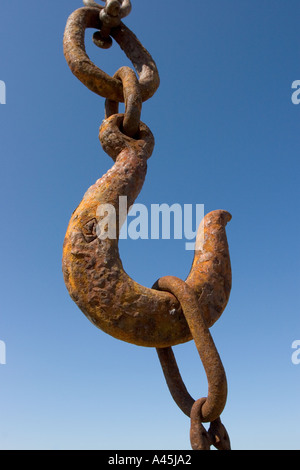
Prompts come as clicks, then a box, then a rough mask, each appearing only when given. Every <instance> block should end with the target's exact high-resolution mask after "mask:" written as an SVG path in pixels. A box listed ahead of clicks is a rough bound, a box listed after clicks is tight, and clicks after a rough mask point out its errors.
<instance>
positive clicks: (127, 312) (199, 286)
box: [63, 114, 230, 348]
mask: <svg viewBox="0 0 300 470" xmlns="http://www.w3.org/2000/svg"><path fill="white" fill-rule="evenodd" d="M122 121H123V115H120V114H118V115H114V116H111V117H110V118H108V119H107V120H105V121H104V122H103V124H102V126H101V128H100V140H101V143H102V146H103V149H104V150H105V151H106V152H107V153H108V154H109V155H110V156H111V157H112V158H113V160H114V161H115V164H114V166H113V167H112V168H111V169H110V170H109V171H108V172H107V173H106V174H105V175H104V176H103V177H102V178H100V179H99V180H97V182H96V183H95V184H94V185H93V186H91V187H90V188H89V190H88V191H87V192H86V194H85V196H84V198H83V200H82V201H81V203H80V204H79V206H78V208H77V209H76V210H75V212H74V213H73V215H72V217H71V220H70V223H69V226H68V229H67V233H66V236H65V241H64V249H63V273H64V279H65V283H66V286H67V288H68V290H69V293H70V295H71V297H72V299H73V300H74V301H75V302H76V303H77V305H78V306H79V308H80V309H81V310H82V311H83V312H84V313H85V315H86V316H87V317H88V318H89V319H90V320H91V321H92V322H93V323H94V324H95V325H96V326H98V327H99V328H100V329H102V330H103V331H105V332H106V333H108V334H110V335H112V336H114V337H116V338H118V339H121V340H124V341H127V342H129V343H134V344H137V345H141V346H149V347H160V348H163V347H168V346H172V345H176V344H179V343H184V342H186V341H190V340H191V339H192V335H191V332H190V328H189V326H188V324H187V321H186V319H185V317H184V315H183V314H182V309H181V307H180V303H179V302H178V300H177V299H176V298H175V297H174V295H172V294H170V293H168V292H161V291H157V290H155V289H150V288H147V287H144V286H142V285H140V284H138V283H137V282H135V281H134V280H133V279H131V278H130V277H129V276H128V274H127V273H126V272H125V270H124V268H123V266H122V262H121V259H120V256H119V251H118V235H119V230H120V228H121V227H118V230H117V238H116V239H106V240H100V239H99V238H98V237H97V236H96V235H95V230H94V229H93V228H92V229H91V230H92V231H91V234H90V236H89V237H87V227H89V224H90V226H92V227H93V223H92V222H91V221H94V225H95V224H97V223H98V222H99V217H98V216H97V208H98V207H99V205H100V204H107V203H108V204H112V205H113V206H114V207H115V210H116V216H117V220H118V217H119V196H120V195H122V196H126V197H127V201H128V208H129V207H130V206H131V205H132V204H133V203H134V201H135V199H136V197H137V196H138V194H139V192H140V190H141V188H142V185H143V182H144V179H145V176H146V171H147V159H148V158H149V157H150V155H151V152H152V149H153V145H154V138H153V136H152V133H151V131H150V130H149V129H148V128H147V126H145V125H144V124H142V123H141V124H140V131H139V138H138V139H137V140H135V139H132V138H130V137H127V136H125V135H124V134H122V132H121V131H120V126H121V125H122ZM228 220H230V215H229V214H228V213H227V212H225V211H213V212H211V213H209V214H207V215H206V216H205V218H204V220H203V221H202V223H201V224H200V227H199V232H198V235H199V234H201V233H200V232H201V231H202V230H204V244H203V247H202V249H201V250H198V251H196V252H195V255H194V261H193V265H192V269H191V271H190V274H189V276H188V277H187V280H186V282H187V284H188V285H189V286H190V287H191V288H192V289H193V290H194V292H195V296H196V297H197V298H198V300H200V298H201V307H202V313H203V316H204V318H205V321H206V324H207V326H208V327H210V326H212V325H213V323H214V322H215V321H216V320H217V319H218V318H219V317H220V315H221V314H222V312H223V310H224V309H225V306H226V304H227V301H228V298H229V293H230V261H229V251H228V244H227V237H226V232H225V226H226V223H227V221H228ZM123 222H124V221H123ZM93 230H94V232H93ZM93 233H94V235H93ZM91 239H92V241H90V240H91ZM196 243H197V242H196ZM216 266H217V269H216ZM216 286H217V287H216ZM222 286H223V288H222Z"/></svg>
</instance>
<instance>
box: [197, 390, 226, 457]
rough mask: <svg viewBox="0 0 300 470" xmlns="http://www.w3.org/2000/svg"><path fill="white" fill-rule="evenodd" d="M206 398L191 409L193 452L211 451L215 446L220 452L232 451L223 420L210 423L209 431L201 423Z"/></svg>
mask: <svg viewBox="0 0 300 470" xmlns="http://www.w3.org/2000/svg"><path fill="white" fill-rule="evenodd" d="M204 404H205V398H200V400H197V401H196V402H195V403H194V405H193V407H192V409H191V427H190V441H191V447H192V449H193V450H210V448H211V446H214V447H215V448H216V449H218V450H231V444H230V439H229V436H228V433H227V431H226V428H225V426H224V425H223V424H222V422H221V419H220V418H217V419H215V420H214V421H212V422H211V423H210V426H209V429H208V431H207V430H206V429H205V427H204V426H203V424H202V421H201V410H202V407H203V405H204Z"/></svg>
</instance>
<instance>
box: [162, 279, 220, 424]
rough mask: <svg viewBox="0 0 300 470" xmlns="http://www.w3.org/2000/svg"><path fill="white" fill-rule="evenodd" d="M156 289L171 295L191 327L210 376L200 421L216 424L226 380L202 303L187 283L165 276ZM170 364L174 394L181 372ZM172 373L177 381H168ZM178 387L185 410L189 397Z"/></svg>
mask: <svg viewBox="0 0 300 470" xmlns="http://www.w3.org/2000/svg"><path fill="white" fill-rule="evenodd" d="M154 287H155V288H157V289H160V290H163V291H167V292H170V293H171V294H173V295H174V296H175V297H176V298H177V300H178V301H179V302H180V305H181V308H182V310H183V315H184V317H185V319H186V321H187V323H188V326H189V329H190V332H191V334H192V337H193V339H194V341H195V344H196V347H197V350H198V353H199V356H200V359H201V361H202V364H203V367H204V369H205V373H206V376H207V382H208V394H207V397H206V398H205V401H204V403H203V406H202V408H201V421H202V422H211V421H214V420H215V419H217V418H218V417H219V416H220V415H221V413H222V411H223V409H224V406H225V404H226V399H227V380H226V374H225V370H224V367H223V364H222V361H221V359H220V356H219V353H218V351H217V348H216V346H215V343H214V341H213V339H212V336H211V334H210V331H209V329H208V327H207V325H206V323H205V320H204V317H203V315H202V312H201V300H200V302H199V300H198V298H197V296H196V294H195V292H194V290H193V289H192V288H190V287H189V286H188V285H187V283H185V282H184V281H182V280H181V279H178V278H176V277H173V276H166V277H163V278H161V279H159V280H158V281H157V283H156V284H155V286H154ZM171 364H172V367H171V368H170V370H169V369H168V367H167V364H165V365H164V367H163V370H164V372H165V373H167V383H168V382H169V387H170V386H171V390H173V388H174V385H175V387H176V383H175V381H176V380H177V382H178V381H179V379H178V373H179V371H178V369H177V370H176V368H174V360H173V359H171ZM169 372H173V374H174V373H175V374H176V375H177V378H176V377H174V375H173V377H171V378H168V375H169ZM179 375H180V374H179ZM179 386H180V392H179V393H177V392H176V393H177V395H178V397H176V398H179V407H180V408H182V406H181V395H184V397H183V400H184V403H186V402H187V400H189V399H190V397H189V395H188V397H186V396H185V391H184V389H183V388H182V386H181V385H180V384H179ZM171 393H172V391H171Z"/></svg>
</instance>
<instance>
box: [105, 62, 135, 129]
mask: <svg viewBox="0 0 300 470" xmlns="http://www.w3.org/2000/svg"><path fill="white" fill-rule="evenodd" d="M114 78H118V79H120V80H121V81H122V84H123V91H124V101H125V115H124V119H123V126H122V130H123V132H124V134H126V135H127V136H129V137H134V136H135V135H136V134H137V133H138V130H139V125H140V120H141V111H142V97H141V92H140V86H139V82H138V79H137V76H136V74H135V73H134V71H133V70H132V69H131V68H130V67H121V68H120V69H119V70H117V72H116V73H115V74H114ZM118 112H119V103H118V102H117V101H112V100H109V99H106V100H105V119H107V118H108V117H110V116H112V115H113V114H118Z"/></svg>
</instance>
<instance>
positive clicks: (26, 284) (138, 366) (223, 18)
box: [0, 0, 300, 450]
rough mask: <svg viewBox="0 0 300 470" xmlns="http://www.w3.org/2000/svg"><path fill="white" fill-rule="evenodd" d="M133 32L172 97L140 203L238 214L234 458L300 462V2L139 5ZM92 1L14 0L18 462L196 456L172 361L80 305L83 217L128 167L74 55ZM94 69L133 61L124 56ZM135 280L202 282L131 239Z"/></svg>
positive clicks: (8, 73)
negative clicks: (297, 356)
mask: <svg viewBox="0 0 300 470" xmlns="http://www.w3.org/2000/svg"><path fill="white" fill-rule="evenodd" d="M132 3H133V10H132V13H131V15H130V16H129V17H128V18H126V19H125V23H126V24H127V26H128V27H129V28H131V29H132V30H133V31H134V32H135V34H136V35H137V36H138V38H139V39H140V40H141V42H142V43H143V44H144V46H145V47H146V48H147V49H148V50H149V51H150V53H151V54H152V56H153V58H154V59H155V61H156V63H157V66H158V69H159V73H160V78H161V86H160V88H159V90H158V91H157V93H156V94H155V96H154V97H153V98H152V99H151V100H149V101H147V102H146V103H144V106H143V112H142V120H143V121H144V122H145V123H146V124H147V125H148V126H149V127H150V128H151V130H152V132H153V134H154V136H155V139H156V146H155V150H154V154H153V156H152V157H151V159H150V160H149V169H148V174H147V179H146V182H145V185H144V187H143V190H142V192H141V194H140V196H139V198H138V200H137V202H140V203H143V204H146V205H147V207H150V205H151V204H154V203H158V204H161V203H168V204H173V203H179V204H194V205H195V204H204V205H205V213H207V212H209V211H211V210H214V209H226V210H228V211H229V212H230V213H231V214H232V216H233V218H232V221H231V222H230V224H229V225H228V227H227V235H228V241H229V246H230V253H231V262H232V271H233V287H232V292H231V297H230V301H229V304H228V306H227V308H226V310H225V312H224V313H223V315H222V317H221V318H220V320H219V321H218V322H217V323H216V324H215V325H214V326H213V327H212V329H211V333H212V335H213V338H214V340H215V343H216V346H217V348H218V350H219V353H220V355H221V358H222V360H223V364H224V367H225V370H226V373H227V379H228V386H229V394H228V401H227V405H226V408H225V410H224V412H223V414H222V420H223V423H224V424H225V426H226V428H227V430H228V432H229V435H230V438H231V443H232V448H233V449H250V450H253V449H299V448H300V430H299V419H300V405H299V391H300V365H298V366H297V365H294V364H293V363H292V361H291V356H292V352H293V350H292V348H291V345H292V342H293V341H294V340H299V339H300V319H299V280H300V279H299V229H300V226H299V148H300V133H299V122H300V105H299V106H296V105H294V104H292V101H291V95H292V89H291V85H292V82H293V81H294V80H300V56H299V52H300V50H299V49H300V46H299V44H300V41H299V38H300V29H299V17H300V3H299V0H259V1H258V0H226V1H225V0H209V1H208V0H203V1H200V2H198V1H197V2H196V1H188V2H182V1H178V0H173V1H170V0H164V1H159V0H152V1H151V2H145V1H142V0H139V1H137V0H132ZM81 6H82V4H81V3H80V1H75V0H69V1H65V2H58V1H56V2H53V1H49V0H48V1H47V0H46V1H43V2H41V1H33V0H27V1H26V2H23V1H22V2H21V1H20V0H16V1H14V2H1V6H0V13H1V14H0V44H1V46H0V80H4V81H5V83H6V87H7V104H6V105H1V106H0V120H1V127H0V135H1V167H2V169H3V170H2V172H1V193H2V195H1V213H2V221H3V225H2V230H1V234H0V237H1V247H2V254H1V273H0V275H1V286H2V294H1V304H0V305H1V307H0V308H1V316H0V340H2V341H5V343H6V348H7V363H6V365H0V383H1V387H0V423H1V425H0V448H1V449H187V450H189V449H190V442H189V420H188V418H187V417H186V416H185V415H183V414H182V412H181V411H180V410H179V409H178V408H177V406H176V405H175V403H174V402H173V401H172V398H171V396H170V394H169V391H168V389H167V386H166V384H165V381H164V378H163V374H162V371H161V368H160V366H159V363H158V359H157V357H156V353H155V350H153V349H150V348H149V349H148V348H141V347H137V346H134V345H130V344H127V343H123V342H121V341H118V340H116V339H114V338H112V337H110V336H108V335H106V334H105V333H103V332H101V331H100V330H98V329H97V328H95V327H94V326H93V325H92V324H91V323H90V322H89V321H88V320H87V319H86V317H85V316H84V315H83V314H82V313H81V312H80V310H79V309H78V308H77V306H76V305H75V304H74V303H73V302H72V300H71V299H70V297H69V295H68V292H67V290H66V288H65V285H64V281H63V277H62V273H61V252H62V244H63V239H64V235H65V231H66V228H67V225H68V222H69V218H70V215H71V213H72V211H73V210H74V209H75V207H76V206H77V204H78V203H79V202H80V200H81V198H82V196H83V194H84V192H85V191H86V190H87V188H88V187H89V186H90V185H91V184H93V183H94V182H95V181H96V179H98V178H99V177H100V176H102V175H103V174H104V173H105V172H106V171H107V170H108V169H109V168H110V167H111V165H112V161H111V159H110V158H109V157H108V156H107V155H106V154H105V153H104V152H103V151H102V148H101V146H100V143H99V141H98V128H99V125H100V124H101V121H102V119H103V117H104V99H103V98H101V97H98V96H97V95H95V94H93V93H92V92H90V91H89V90H88V89H86V88H85V87H84V85H82V84H81V83H80V82H79V81H78V80H77V79H76V78H75V77H74V76H73V75H72V73H71V72H70V70H69V68H68V66H67V64H66V62H65V59H64V56H63V49H62V38H63V33H64V28H65V24H66V21H67V18H68V16H69V15H70V14H71V13H72V11H73V10H75V9H77V8H79V7H81ZM91 36H92V31H88V32H87V35H86V48H87V52H88V54H89V55H90V57H91V59H92V60H93V61H95V63H96V64H97V65H99V66H100V67H101V68H102V69H103V70H105V71H106V72H107V73H109V74H110V75H113V74H114V73H115V71H116V70H117V69H118V68H119V67H121V66H122V65H130V64H129V62H128V60H127V59H126V57H125V55H124V54H123V53H122V51H120V49H119V48H118V46H117V45H114V47H113V48H112V49H110V50H108V51H103V50H100V49H98V48H96V47H95V46H94V45H93V43H92V41H91ZM120 252H121V257H122V260H123V265H124V268H125V269H126V271H127V273H128V274H129V275H130V276H132V277H133V278H134V279H135V280H136V281H137V282H139V283H141V284H144V285H146V286H148V287H151V285H152V284H153V282H154V281H155V280H156V279H157V278H159V277H160V276H164V275H168V274H170V275H175V276H178V277H181V278H183V279H185V277H186V276H187V275H188V272H189V270H190V267H191V263H192V258H193V253H192V252H190V251H186V250H185V241H184V240H137V241H132V240H124V241H122V242H120ZM174 351H175V354H176V357H177V359H178V364H179V366H180V369H181V372H182V376H183V379H184V381H185V383H186V386H187V388H188V389H189V391H190V393H191V394H192V395H193V396H194V397H195V398H200V397H201V396H205V395H206V393H207V383H206V377H205V375H204V372H203V368H202V366H201V363H200V360H199V358H198V356H197V351H196V349H195V346H194V344H193V343H192V342H190V343H188V344H184V345H180V346H176V347H175V348H174Z"/></svg>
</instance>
